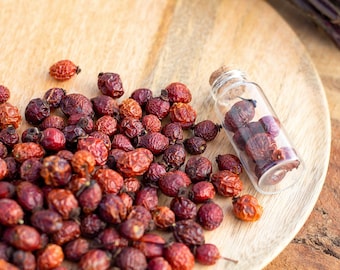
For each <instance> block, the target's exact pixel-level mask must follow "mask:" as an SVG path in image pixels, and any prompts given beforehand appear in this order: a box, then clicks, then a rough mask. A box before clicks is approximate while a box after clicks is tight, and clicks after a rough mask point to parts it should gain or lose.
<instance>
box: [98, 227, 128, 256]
mask: <svg viewBox="0 0 340 270" xmlns="http://www.w3.org/2000/svg"><path fill="white" fill-rule="evenodd" d="M96 242H97V243H99V244H100V245H102V246H103V248H104V249H105V250H108V251H112V252H115V251H117V249H120V248H123V247H126V246H127V245H128V240H127V239H125V238H124V237H122V236H121V235H120V234H119V232H118V231H117V229H115V228H114V227H106V228H105V229H104V230H102V231H101V232H100V233H99V235H98V236H97V237H96Z"/></svg>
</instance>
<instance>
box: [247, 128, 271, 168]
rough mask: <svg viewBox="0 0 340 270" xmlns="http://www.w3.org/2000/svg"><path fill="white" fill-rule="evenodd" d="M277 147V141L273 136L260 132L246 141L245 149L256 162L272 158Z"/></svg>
mask: <svg viewBox="0 0 340 270" xmlns="http://www.w3.org/2000/svg"><path fill="white" fill-rule="evenodd" d="M276 147H277V146H276V142H275V141H274V139H273V138H272V137H271V136H269V135H268V134H265V133H258V134H255V135H254V136H252V137H251V138H250V139H249V140H248V141H247V142H246V145H245V151H246V153H247V155H248V156H249V157H250V158H252V159H253V160H254V161H255V162H259V161H263V160H267V159H270V158H271V156H272V154H273V152H274V150H275V149H276Z"/></svg>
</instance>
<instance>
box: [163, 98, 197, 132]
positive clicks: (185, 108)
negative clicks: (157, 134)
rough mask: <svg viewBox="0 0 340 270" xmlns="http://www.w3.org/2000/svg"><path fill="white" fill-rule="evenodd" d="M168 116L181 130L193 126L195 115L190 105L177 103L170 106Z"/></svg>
mask: <svg viewBox="0 0 340 270" xmlns="http://www.w3.org/2000/svg"><path fill="white" fill-rule="evenodd" d="M169 116H170V120H171V122H176V123H179V124H180V125H181V127H182V128H184V129H188V128H190V127H192V126H193V125H194V123H195V121H196V117H197V113H196V111H195V110H194V108H193V107H192V106H191V105H190V104H188V103H182V102H178V103H174V104H172V106H171V108H170V112H169Z"/></svg>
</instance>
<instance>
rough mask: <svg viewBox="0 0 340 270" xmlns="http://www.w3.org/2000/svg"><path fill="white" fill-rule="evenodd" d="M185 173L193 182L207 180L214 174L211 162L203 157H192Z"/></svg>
mask: <svg viewBox="0 0 340 270" xmlns="http://www.w3.org/2000/svg"><path fill="white" fill-rule="evenodd" d="M185 172H186V174H187V175H188V176H189V177H190V179H191V180H192V181H193V182H199V181H203V180H207V179H209V178H210V174H211V172H212V164H211V161H210V160H209V159H208V158H206V157H203V156H193V157H190V158H189V159H188V161H187V163H186V165H185Z"/></svg>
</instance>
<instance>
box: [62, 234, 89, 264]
mask: <svg viewBox="0 0 340 270" xmlns="http://www.w3.org/2000/svg"><path fill="white" fill-rule="evenodd" d="M89 250H90V243H89V241H88V240H87V239H85V238H81V237H80V238H77V239H74V240H72V241H70V242H68V243H66V245H65V247H64V254H65V258H66V259H67V260H70V261H75V262H77V261H79V260H80V259H81V257H82V256H83V255H85V253H87V252H88V251H89Z"/></svg>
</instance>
